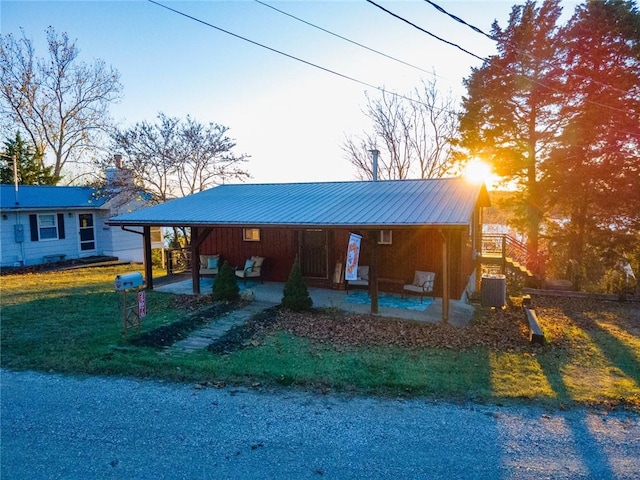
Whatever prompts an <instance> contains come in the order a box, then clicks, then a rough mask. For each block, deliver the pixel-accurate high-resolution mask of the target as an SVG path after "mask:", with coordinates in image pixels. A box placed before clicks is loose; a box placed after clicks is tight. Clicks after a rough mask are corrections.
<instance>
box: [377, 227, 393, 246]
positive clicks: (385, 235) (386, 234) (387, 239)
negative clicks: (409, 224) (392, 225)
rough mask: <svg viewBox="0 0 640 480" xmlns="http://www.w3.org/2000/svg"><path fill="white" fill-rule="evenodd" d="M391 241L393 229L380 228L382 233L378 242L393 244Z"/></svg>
mask: <svg viewBox="0 0 640 480" xmlns="http://www.w3.org/2000/svg"><path fill="white" fill-rule="evenodd" d="M391 241H392V235H391V230H380V235H379V236H378V244H379V245H391Z"/></svg>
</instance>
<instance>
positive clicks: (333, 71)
mask: <svg viewBox="0 0 640 480" xmlns="http://www.w3.org/2000/svg"><path fill="white" fill-rule="evenodd" d="M147 1H148V2H149V3H152V4H154V5H157V6H158V7H161V8H164V9H166V10H169V11H170V12H173V13H175V14H177V15H181V16H183V17H185V18H188V19H189V20H193V21H194V22H198V23H201V24H202V25H205V26H207V27H209V28H213V29H215V30H218V31H219V32H222V33H226V34H227V35H231V36H232V37H235V38H237V39H239V40H244V41H245V42H249V43H251V44H252V45H255V46H257V47H261V48H264V49H266V50H269V51H270V52H273V53H277V54H278V55H282V56H284V57H287V58H289V59H291V60H295V61H297V62H301V63H304V64H305V65H308V66H310V67H314V68H317V69H319V70H322V71H324V72H326V73H330V74H332V75H336V76H338V77H340V78H344V79H346V80H350V81H352V82H355V83H358V84H360V85H364V86H365V87H369V88H373V89H375V90H378V91H380V92H382V93H386V94H389V95H393V96H395V97H398V98H402V99H404V100H408V101H410V102H413V103H418V104H420V105H424V106H426V107H428V106H429V105H427V104H425V103H423V102H420V101H418V100H416V99H414V98H410V97H407V96H405V95H402V94H400V93H396V92H391V91H389V90H387V89H385V88H382V87H377V86H375V85H372V84H370V83H367V82H365V81H363V80H358V79H357V78H354V77H351V76H349V75H345V74H344V73H340V72H336V71H335V70H331V69H329V68H327V67H323V66H321V65H318V64H316V63H313V62H310V61H308V60H304V59H302V58H299V57H296V56H294V55H291V54H289V53H285V52H283V51H281V50H277V49H275V48H272V47H269V46H267V45H264V44H262V43H259V42H256V41H255V40H251V39H249V38H246V37H243V36H242V35H238V34H237V33H233V32H230V31H229V30H225V29H224V28H221V27H218V26H216V25H213V24H211V23H209V22H206V21H204V20H202V19H199V18H197V17H194V16H192V15H189V14H188V13H184V12H181V11H180V10H176V9H175V8H172V7H168V6H167V5H163V4H162V3H160V2H157V1H155V0H147Z"/></svg>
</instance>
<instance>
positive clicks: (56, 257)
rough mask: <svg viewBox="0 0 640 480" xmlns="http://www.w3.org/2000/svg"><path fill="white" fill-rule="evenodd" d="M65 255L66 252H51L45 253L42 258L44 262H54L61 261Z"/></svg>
mask: <svg viewBox="0 0 640 480" xmlns="http://www.w3.org/2000/svg"><path fill="white" fill-rule="evenodd" d="M66 257H67V254H66V253H51V254H49V255H45V256H44V257H42V258H44V263H56V262H62V261H63V260H64V259H65V258H66Z"/></svg>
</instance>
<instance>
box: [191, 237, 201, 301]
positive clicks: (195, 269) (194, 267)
mask: <svg viewBox="0 0 640 480" xmlns="http://www.w3.org/2000/svg"><path fill="white" fill-rule="evenodd" d="M199 234H200V231H199V229H198V227H191V283H192V284H193V293H195V294H199V293H200V256H199V255H198V252H199V251H200V248H199V247H200V242H198V235H199Z"/></svg>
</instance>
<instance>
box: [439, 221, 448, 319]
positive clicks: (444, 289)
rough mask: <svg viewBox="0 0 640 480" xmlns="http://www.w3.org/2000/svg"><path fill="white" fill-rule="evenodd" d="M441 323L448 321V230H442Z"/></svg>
mask: <svg viewBox="0 0 640 480" xmlns="http://www.w3.org/2000/svg"><path fill="white" fill-rule="evenodd" d="M440 235H442V323H448V322H449V232H448V231H445V232H443V231H442V230H441V231H440Z"/></svg>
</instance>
